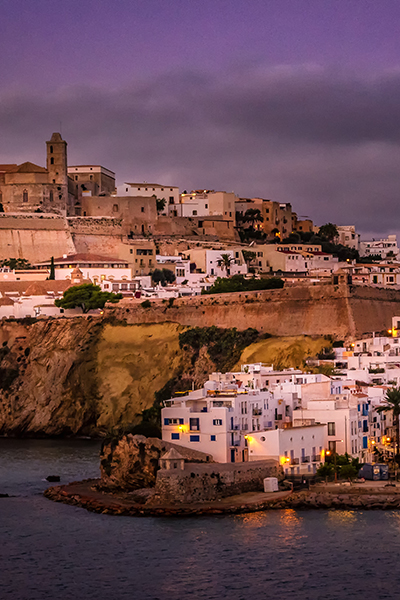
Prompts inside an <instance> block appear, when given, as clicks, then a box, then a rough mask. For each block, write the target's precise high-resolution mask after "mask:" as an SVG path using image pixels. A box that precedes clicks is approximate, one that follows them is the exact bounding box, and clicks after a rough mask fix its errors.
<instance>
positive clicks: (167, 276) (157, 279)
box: [151, 269, 176, 287]
mask: <svg viewBox="0 0 400 600" xmlns="http://www.w3.org/2000/svg"><path fill="white" fill-rule="evenodd" d="M151 279H152V281H153V283H155V284H157V283H161V285H162V286H163V287H164V286H166V284H167V283H173V282H174V281H175V279H176V277H175V273H173V272H172V271H170V269H162V270H161V269H154V271H153V273H152V274H151Z"/></svg>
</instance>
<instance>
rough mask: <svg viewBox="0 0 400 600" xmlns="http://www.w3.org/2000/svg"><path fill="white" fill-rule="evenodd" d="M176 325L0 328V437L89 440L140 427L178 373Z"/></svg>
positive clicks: (69, 322)
mask: <svg viewBox="0 0 400 600" xmlns="http://www.w3.org/2000/svg"><path fill="white" fill-rule="evenodd" d="M181 329H182V328H181V327H180V326H179V325H176V324H170V323H164V324H161V325H142V326H128V327H125V326H123V325H110V324H107V323H105V322H104V321H102V320H100V319H90V318H89V319H85V318H77V319H59V320H55V319H54V320H46V321H44V320H43V321H38V322H36V323H32V324H27V325H21V324H19V323H3V324H2V325H1V326H0V359H1V362H0V434H3V435H4V434H8V435H96V434H101V433H104V432H106V431H109V430H111V429H113V428H115V427H118V426H121V425H122V426H123V425H127V424H132V423H135V422H138V421H139V420H140V417H139V414H140V413H141V411H142V410H143V409H146V408H150V406H152V404H153V402H154V394H155V392H156V391H158V390H160V389H161V388H162V387H163V386H164V385H165V384H166V383H167V382H168V381H169V380H170V379H171V378H173V377H174V376H176V375H177V374H178V372H181V371H182V370H184V368H185V365H184V357H183V354H182V353H181V352H180V350H179V338H178V335H179V331H180V330H181Z"/></svg>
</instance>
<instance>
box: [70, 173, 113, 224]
mask: <svg viewBox="0 0 400 600" xmlns="http://www.w3.org/2000/svg"><path fill="white" fill-rule="evenodd" d="M67 171H68V177H69V178H70V179H72V180H73V185H74V186H75V196H76V198H77V200H78V201H79V200H80V199H81V198H82V196H111V194H113V193H114V192H115V173H114V172H113V171H110V170H109V169H106V168H105V167H102V166H100V165H73V166H71V167H68V168H67ZM75 206H76V208H79V206H77V205H75ZM75 212H77V211H75Z"/></svg>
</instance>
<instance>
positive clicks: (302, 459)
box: [301, 456, 310, 463]
mask: <svg viewBox="0 0 400 600" xmlns="http://www.w3.org/2000/svg"><path fill="white" fill-rule="evenodd" d="M301 462H302V463H309V462H310V457H309V456H302V457H301Z"/></svg>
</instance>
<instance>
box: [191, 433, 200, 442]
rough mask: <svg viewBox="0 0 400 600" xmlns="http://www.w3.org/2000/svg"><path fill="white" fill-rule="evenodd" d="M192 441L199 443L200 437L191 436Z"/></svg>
mask: <svg viewBox="0 0 400 600" xmlns="http://www.w3.org/2000/svg"><path fill="white" fill-rule="evenodd" d="M190 441H191V442H199V441H200V436H199V435H191V436H190Z"/></svg>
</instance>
